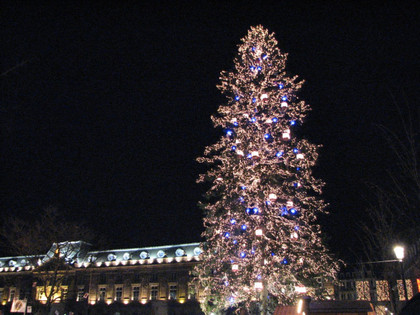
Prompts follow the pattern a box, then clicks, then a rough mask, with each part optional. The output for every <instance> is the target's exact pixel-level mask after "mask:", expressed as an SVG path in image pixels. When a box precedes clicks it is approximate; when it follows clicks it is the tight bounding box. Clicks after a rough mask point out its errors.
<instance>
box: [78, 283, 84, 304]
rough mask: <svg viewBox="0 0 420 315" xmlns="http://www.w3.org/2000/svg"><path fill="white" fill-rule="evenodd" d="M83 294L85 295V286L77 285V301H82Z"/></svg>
mask: <svg viewBox="0 0 420 315" xmlns="http://www.w3.org/2000/svg"><path fill="white" fill-rule="evenodd" d="M84 295H85V287H78V288H77V302H81V301H83V299H84Z"/></svg>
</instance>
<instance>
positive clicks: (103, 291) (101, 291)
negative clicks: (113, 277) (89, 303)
mask: <svg viewBox="0 0 420 315" xmlns="http://www.w3.org/2000/svg"><path fill="white" fill-rule="evenodd" d="M105 297H106V288H99V301H102V302H105Z"/></svg>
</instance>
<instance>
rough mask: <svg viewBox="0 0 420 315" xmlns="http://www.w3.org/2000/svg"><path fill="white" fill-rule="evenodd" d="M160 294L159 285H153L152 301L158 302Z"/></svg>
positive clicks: (151, 291)
mask: <svg viewBox="0 0 420 315" xmlns="http://www.w3.org/2000/svg"><path fill="white" fill-rule="evenodd" d="M158 292H159V286H158V285H157V284H152V285H151V286H150V299H151V300H157V298H158Z"/></svg>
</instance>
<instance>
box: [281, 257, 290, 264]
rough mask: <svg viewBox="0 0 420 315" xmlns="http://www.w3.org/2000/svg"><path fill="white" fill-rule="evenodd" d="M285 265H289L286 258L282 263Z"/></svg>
mask: <svg viewBox="0 0 420 315" xmlns="http://www.w3.org/2000/svg"><path fill="white" fill-rule="evenodd" d="M281 263H282V264H283V265H287V264H288V263H289V262H288V261H287V259H286V258H284V259H283V260H282V262H281Z"/></svg>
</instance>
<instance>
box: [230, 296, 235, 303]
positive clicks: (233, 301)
mask: <svg viewBox="0 0 420 315" xmlns="http://www.w3.org/2000/svg"><path fill="white" fill-rule="evenodd" d="M229 302H230V304H233V303H235V299H234V298H233V297H232V296H231V297H230V298H229Z"/></svg>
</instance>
